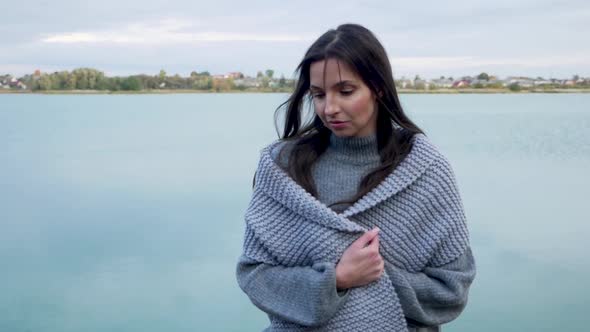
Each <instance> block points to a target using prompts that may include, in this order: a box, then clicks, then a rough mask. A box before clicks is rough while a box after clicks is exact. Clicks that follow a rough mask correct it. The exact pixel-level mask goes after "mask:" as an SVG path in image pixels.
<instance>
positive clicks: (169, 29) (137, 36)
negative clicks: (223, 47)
mask: <svg viewBox="0 0 590 332" xmlns="http://www.w3.org/2000/svg"><path fill="white" fill-rule="evenodd" d="M196 26H197V24H195V23H193V22H191V21H188V20H178V19H167V20H161V21H159V22H156V23H155V24H149V23H134V24H129V25H127V26H124V27H121V28H117V29H109V30H102V31H82V32H66V33H58V34H51V35H47V36H45V37H43V38H42V39H41V41H42V42H43V43H48V44H81V43H86V44H98V43H104V44H135V45H164V44H191V43H201V42H228V41H262V42H293V41H307V40H311V37H307V36H302V35H292V34H272V33H270V34H269V33H242V32H217V31H205V32H196V31H190V30H189V29H191V28H193V29H194V28H195V27H196Z"/></svg>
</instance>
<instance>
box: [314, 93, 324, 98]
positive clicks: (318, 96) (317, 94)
mask: <svg viewBox="0 0 590 332" xmlns="http://www.w3.org/2000/svg"><path fill="white" fill-rule="evenodd" d="M312 97H314V98H323V97H324V94H323V93H314V94H313V95H312Z"/></svg>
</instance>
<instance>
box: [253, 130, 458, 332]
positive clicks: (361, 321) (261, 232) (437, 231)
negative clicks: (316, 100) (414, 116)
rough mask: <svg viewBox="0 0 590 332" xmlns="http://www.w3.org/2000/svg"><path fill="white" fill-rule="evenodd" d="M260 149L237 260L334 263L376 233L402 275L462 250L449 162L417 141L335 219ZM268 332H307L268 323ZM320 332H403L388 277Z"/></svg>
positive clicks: (361, 290) (354, 298)
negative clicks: (358, 241)
mask: <svg viewBox="0 0 590 332" xmlns="http://www.w3.org/2000/svg"><path fill="white" fill-rule="evenodd" d="M278 143H279V142H274V143H273V144H271V145H270V146H268V147H266V148H265V149H263V151H262V153H261V158H260V162H259V165H258V169H257V172H256V187H255V189H254V193H253V196H252V200H251V202H250V205H249V207H248V210H247V211H246V216H245V219H246V233H245V237H244V251H243V254H244V255H245V256H247V257H248V258H250V259H252V260H254V261H258V262H262V263H266V264H271V265H281V266H286V267H289V266H310V265H313V264H314V263H317V262H333V263H335V262H337V261H338V259H339V258H340V257H341V255H342V253H343V252H344V250H345V249H346V248H348V246H349V245H350V244H351V243H352V242H354V240H356V239H357V238H358V237H359V236H360V235H362V234H363V233H364V232H365V231H367V230H369V229H371V228H373V227H375V226H378V227H379V228H380V229H381V232H380V250H381V255H382V256H383V258H384V259H385V260H386V261H388V262H390V263H392V264H393V265H394V266H398V267H400V268H402V269H405V270H406V271H410V272H417V271H420V270H422V269H423V268H424V267H425V266H427V265H428V266H433V267H436V266H441V265H443V264H446V263H448V262H451V261H452V260H454V259H455V258H457V257H458V256H460V255H461V254H462V253H463V252H464V251H465V249H466V248H467V246H468V245H469V243H468V231H467V227H466V225H465V217H464V214H463V207H462V203H461V201H460V198H459V193H458V191H457V188H456V184H455V180H454V176H453V172H452V169H451V168H450V165H449V164H448V162H447V160H446V159H445V158H444V157H443V156H442V155H441V154H440V153H439V152H438V151H437V149H436V148H435V147H434V146H433V145H432V144H431V143H430V142H429V141H428V140H427V138H426V136H424V135H421V134H418V135H415V136H414V138H413V148H412V150H411V152H410V153H409V154H408V156H407V157H406V158H405V159H404V160H403V161H402V162H401V163H400V165H398V167H396V169H395V170H394V171H393V172H392V173H391V174H390V175H389V176H388V177H387V178H386V179H385V180H384V181H383V182H382V183H381V184H379V185H378V186H377V187H376V188H374V189H373V190H372V191H371V192H369V193H368V194H366V195H365V196H363V197H362V198H361V199H360V200H358V201H357V202H355V203H354V204H353V205H352V206H350V207H348V208H346V209H345V210H344V211H342V213H336V212H335V211H333V210H332V209H330V208H328V207H327V206H326V205H325V204H324V203H322V202H320V201H319V200H317V199H316V198H315V197H313V196H312V195H310V194H309V193H307V192H306V191H305V190H304V189H303V188H302V187H301V186H299V185H298V184H297V183H295V182H294V181H293V180H292V179H291V178H290V177H289V176H288V175H287V174H286V173H285V172H284V171H283V170H282V169H281V168H280V167H279V166H278V165H277V164H276V163H275V162H274V161H273V159H272V158H271V156H270V151H271V149H272V148H273V147H274V146H275V145H276V144H278ZM270 319H271V327H272V330H273V331H302V330H306V331H307V330H310V329H308V328H306V327H304V326H301V325H297V324H294V323H291V322H287V321H283V320H281V319H280V318H278V317H273V315H270ZM316 330H318V331H361V330H362V331H406V330H407V328H406V323H405V319H404V316H403V313H402V311H401V307H400V304H399V301H398V298H397V295H396V292H395V289H394V288H393V286H392V283H391V281H390V280H389V276H388V275H387V273H384V274H383V276H382V278H380V279H379V280H378V281H376V282H374V283H371V284H368V285H365V286H362V287H357V288H353V289H350V293H349V297H348V300H347V301H346V303H345V304H344V305H343V306H342V307H341V308H340V310H339V311H338V312H337V313H336V314H335V315H334V316H333V317H332V318H331V319H330V320H329V321H328V322H327V323H326V324H325V325H323V326H321V327H318V328H317V329H316Z"/></svg>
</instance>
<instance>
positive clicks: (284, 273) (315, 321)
mask: <svg viewBox="0 0 590 332" xmlns="http://www.w3.org/2000/svg"><path fill="white" fill-rule="evenodd" d="M236 276H237V279H238V284H239V286H240V288H241V289H242V290H243V291H244V293H246V294H247V295H248V297H249V298H250V301H252V303H253V304H254V305H255V306H256V307H258V308H259V309H260V310H262V311H264V312H266V313H268V314H272V315H276V316H279V317H281V318H282V319H284V320H287V321H290V322H293V323H296V324H300V325H304V326H320V325H322V324H324V323H325V322H327V321H328V320H329V319H330V318H332V317H333V316H334V314H335V313H336V312H337V311H338V310H339V309H340V307H341V306H342V305H343V304H344V303H345V301H346V299H347V298H348V290H344V291H337V290H336V270H335V265H334V264H333V263H329V262H322V263H316V264H314V265H313V266H296V267H285V266H281V265H271V264H267V263H260V262H257V261H255V260H252V259H250V258H248V257H247V256H245V255H242V256H241V257H240V259H239V261H238V264H237V269H236Z"/></svg>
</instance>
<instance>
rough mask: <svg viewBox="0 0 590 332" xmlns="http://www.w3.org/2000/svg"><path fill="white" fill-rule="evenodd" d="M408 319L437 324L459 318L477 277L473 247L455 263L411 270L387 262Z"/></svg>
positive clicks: (423, 324) (429, 324)
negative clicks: (416, 271) (416, 270)
mask: <svg viewBox="0 0 590 332" xmlns="http://www.w3.org/2000/svg"><path fill="white" fill-rule="evenodd" d="M385 270H386V271H387V274H388V275H389V278H390V279H391V282H392V283H393V286H394V287H395V289H396V292H397V295H398V298H399V300H400V304H401V306H402V309H403V311H404V314H405V316H406V319H407V320H408V322H410V323H413V324H414V325H417V326H435V325H441V324H444V323H447V322H450V321H452V320H453V319H455V318H457V316H459V314H460V313H461V312H462V311H463V309H464V308H465V306H466V304H467V297H468V293H469V287H470V285H471V283H472V282H473V280H474V278H475V274H476V272H475V260H474V258H473V254H472V252H471V249H470V247H467V249H466V250H465V252H464V253H463V254H462V255H461V256H459V257H458V258H457V259H455V260H454V261H452V262H449V263H447V264H445V265H442V266H438V267H429V266H427V267H426V268H424V269H423V270H422V271H420V272H418V273H411V272H408V271H405V270H404V269H401V268H399V267H397V266H394V265H393V264H391V263H388V262H386V263H385Z"/></svg>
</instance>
